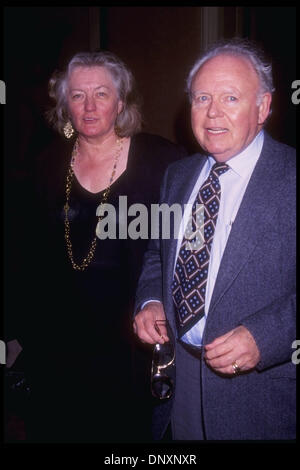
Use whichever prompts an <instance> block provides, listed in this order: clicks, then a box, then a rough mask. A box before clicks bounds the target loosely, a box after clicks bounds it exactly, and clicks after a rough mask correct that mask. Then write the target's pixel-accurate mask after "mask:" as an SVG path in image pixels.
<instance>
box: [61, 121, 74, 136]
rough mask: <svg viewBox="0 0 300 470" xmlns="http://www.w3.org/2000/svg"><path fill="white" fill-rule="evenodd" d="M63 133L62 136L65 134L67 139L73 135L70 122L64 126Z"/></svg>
mask: <svg viewBox="0 0 300 470" xmlns="http://www.w3.org/2000/svg"><path fill="white" fill-rule="evenodd" d="M63 131H64V134H65V137H66V138H67V139H71V137H72V135H73V134H74V129H73V126H72V123H71V121H68V122H67V123H66V124H65V125H64V128H63Z"/></svg>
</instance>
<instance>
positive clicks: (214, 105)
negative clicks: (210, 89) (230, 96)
mask: <svg viewBox="0 0 300 470" xmlns="http://www.w3.org/2000/svg"><path fill="white" fill-rule="evenodd" d="M207 115H208V117H209V118H211V119H214V118H216V117H220V116H222V115H223V111H222V109H221V103H219V102H218V101H217V99H214V98H212V99H211V102H210V104H209V107H208V109H207Z"/></svg>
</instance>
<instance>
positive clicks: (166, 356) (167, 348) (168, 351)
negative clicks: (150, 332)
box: [153, 343, 174, 366]
mask: <svg viewBox="0 0 300 470" xmlns="http://www.w3.org/2000/svg"><path fill="white" fill-rule="evenodd" d="M173 357H174V349H173V345H172V344H171V343H165V344H162V345H161V344H157V345H156V346H155V348H154V351H153V362H154V364H155V365H157V366H163V365H167V364H169V362H171V361H172V359H173Z"/></svg>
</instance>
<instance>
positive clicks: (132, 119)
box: [46, 51, 142, 137]
mask: <svg viewBox="0 0 300 470" xmlns="http://www.w3.org/2000/svg"><path fill="white" fill-rule="evenodd" d="M95 66H98V67H104V68H105V69H106V70H108V72H110V74H111V77H112V80H113V83H114V85H115V87H116V90H117V94H118V99H120V100H121V101H123V110H122V112H121V113H120V114H119V115H118V117H117V119H116V122H115V128H116V131H117V133H118V135H119V136H120V137H129V136H131V135H133V134H135V133H137V132H138V131H140V129H141V122H142V118H141V113H140V104H139V103H140V98H139V95H138V93H137V90H136V85H135V80H134V77H133V75H132V73H131V71H130V70H129V69H128V67H127V66H126V65H125V64H124V62H122V61H121V60H120V59H119V58H118V57H117V56H116V55H115V54H112V53H111V52H108V51H100V52H82V53H78V54H76V55H75V56H74V57H73V58H72V59H71V60H70V62H69V63H68V65H67V67H66V69H65V70H64V71H63V72H54V74H53V76H52V77H51V79H50V81H49V95H50V97H51V98H53V99H54V101H55V104H54V106H53V108H52V109H50V110H49V111H48V112H47V114H46V116H47V119H48V121H49V122H50V124H51V125H53V127H54V128H55V129H56V130H57V131H58V132H59V133H61V134H63V128H64V126H65V124H66V123H67V122H68V120H69V119H70V115H69V111H68V106H67V93H68V79H69V77H70V74H71V73H72V71H73V70H74V69H75V68H76V67H95Z"/></svg>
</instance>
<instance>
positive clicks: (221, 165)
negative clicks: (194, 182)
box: [211, 162, 229, 176]
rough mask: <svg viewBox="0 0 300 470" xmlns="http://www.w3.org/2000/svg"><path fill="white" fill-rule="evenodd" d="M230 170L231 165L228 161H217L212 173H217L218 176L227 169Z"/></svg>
mask: <svg viewBox="0 0 300 470" xmlns="http://www.w3.org/2000/svg"><path fill="white" fill-rule="evenodd" d="M228 170H229V166H228V165H227V163H219V162H217V163H215V164H214V166H213V167H212V169H211V173H215V174H216V175H217V176H220V175H222V174H223V173H226V171H228Z"/></svg>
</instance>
